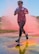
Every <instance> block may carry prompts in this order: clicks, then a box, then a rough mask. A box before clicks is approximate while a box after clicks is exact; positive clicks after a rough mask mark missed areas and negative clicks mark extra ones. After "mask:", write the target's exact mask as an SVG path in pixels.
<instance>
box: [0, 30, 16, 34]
mask: <svg viewBox="0 0 39 54" xmlns="http://www.w3.org/2000/svg"><path fill="white" fill-rule="evenodd" d="M11 32H17V30H0V33H11Z"/></svg>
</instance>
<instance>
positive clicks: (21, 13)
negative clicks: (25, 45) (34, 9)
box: [14, 1, 28, 42]
mask: <svg viewBox="0 0 39 54" xmlns="http://www.w3.org/2000/svg"><path fill="white" fill-rule="evenodd" d="M16 14H17V15H18V18H17V21H18V25H19V39H18V40H16V42H20V38H21V35H22V32H23V33H24V34H25V37H26V39H28V34H26V32H25V30H24V25H25V23H26V16H25V15H26V14H28V10H27V9H26V8H24V7H23V1H18V8H16V10H15V12H14V15H16Z"/></svg>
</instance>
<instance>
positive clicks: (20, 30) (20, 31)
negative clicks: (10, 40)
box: [16, 27, 22, 42]
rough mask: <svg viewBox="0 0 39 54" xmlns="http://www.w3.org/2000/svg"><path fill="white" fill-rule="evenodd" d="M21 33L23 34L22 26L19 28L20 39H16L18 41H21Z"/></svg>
mask: <svg viewBox="0 0 39 54" xmlns="http://www.w3.org/2000/svg"><path fill="white" fill-rule="evenodd" d="M21 35H22V27H20V29H19V38H18V40H16V42H20V38H21Z"/></svg>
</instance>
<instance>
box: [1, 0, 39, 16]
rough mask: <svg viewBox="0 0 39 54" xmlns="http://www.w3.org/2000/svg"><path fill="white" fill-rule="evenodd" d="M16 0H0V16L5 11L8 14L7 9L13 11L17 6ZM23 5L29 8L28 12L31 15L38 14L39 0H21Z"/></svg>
mask: <svg viewBox="0 0 39 54" xmlns="http://www.w3.org/2000/svg"><path fill="white" fill-rule="evenodd" d="M17 1H18V0H0V17H1V16H4V15H5V14H6V13H7V14H9V13H10V11H9V9H11V10H12V13H13V11H14V10H15V9H16V8H17ZM22 1H23V2H24V7H26V8H27V9H28V10H29V13H30V14H31V15H33V16H39V0H22Z"/></svg>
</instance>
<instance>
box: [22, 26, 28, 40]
mask: <svg viewBox="0 0 39 54" xmlns="http://www.w3.org/2000/svg"><path fill="white" fill-rule="evenodd" d="M22 31H23V33H24V34H25V36H26V39H28V34H27V33H26V32H25V30H24V29H23V27H22Z"/></svg>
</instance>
